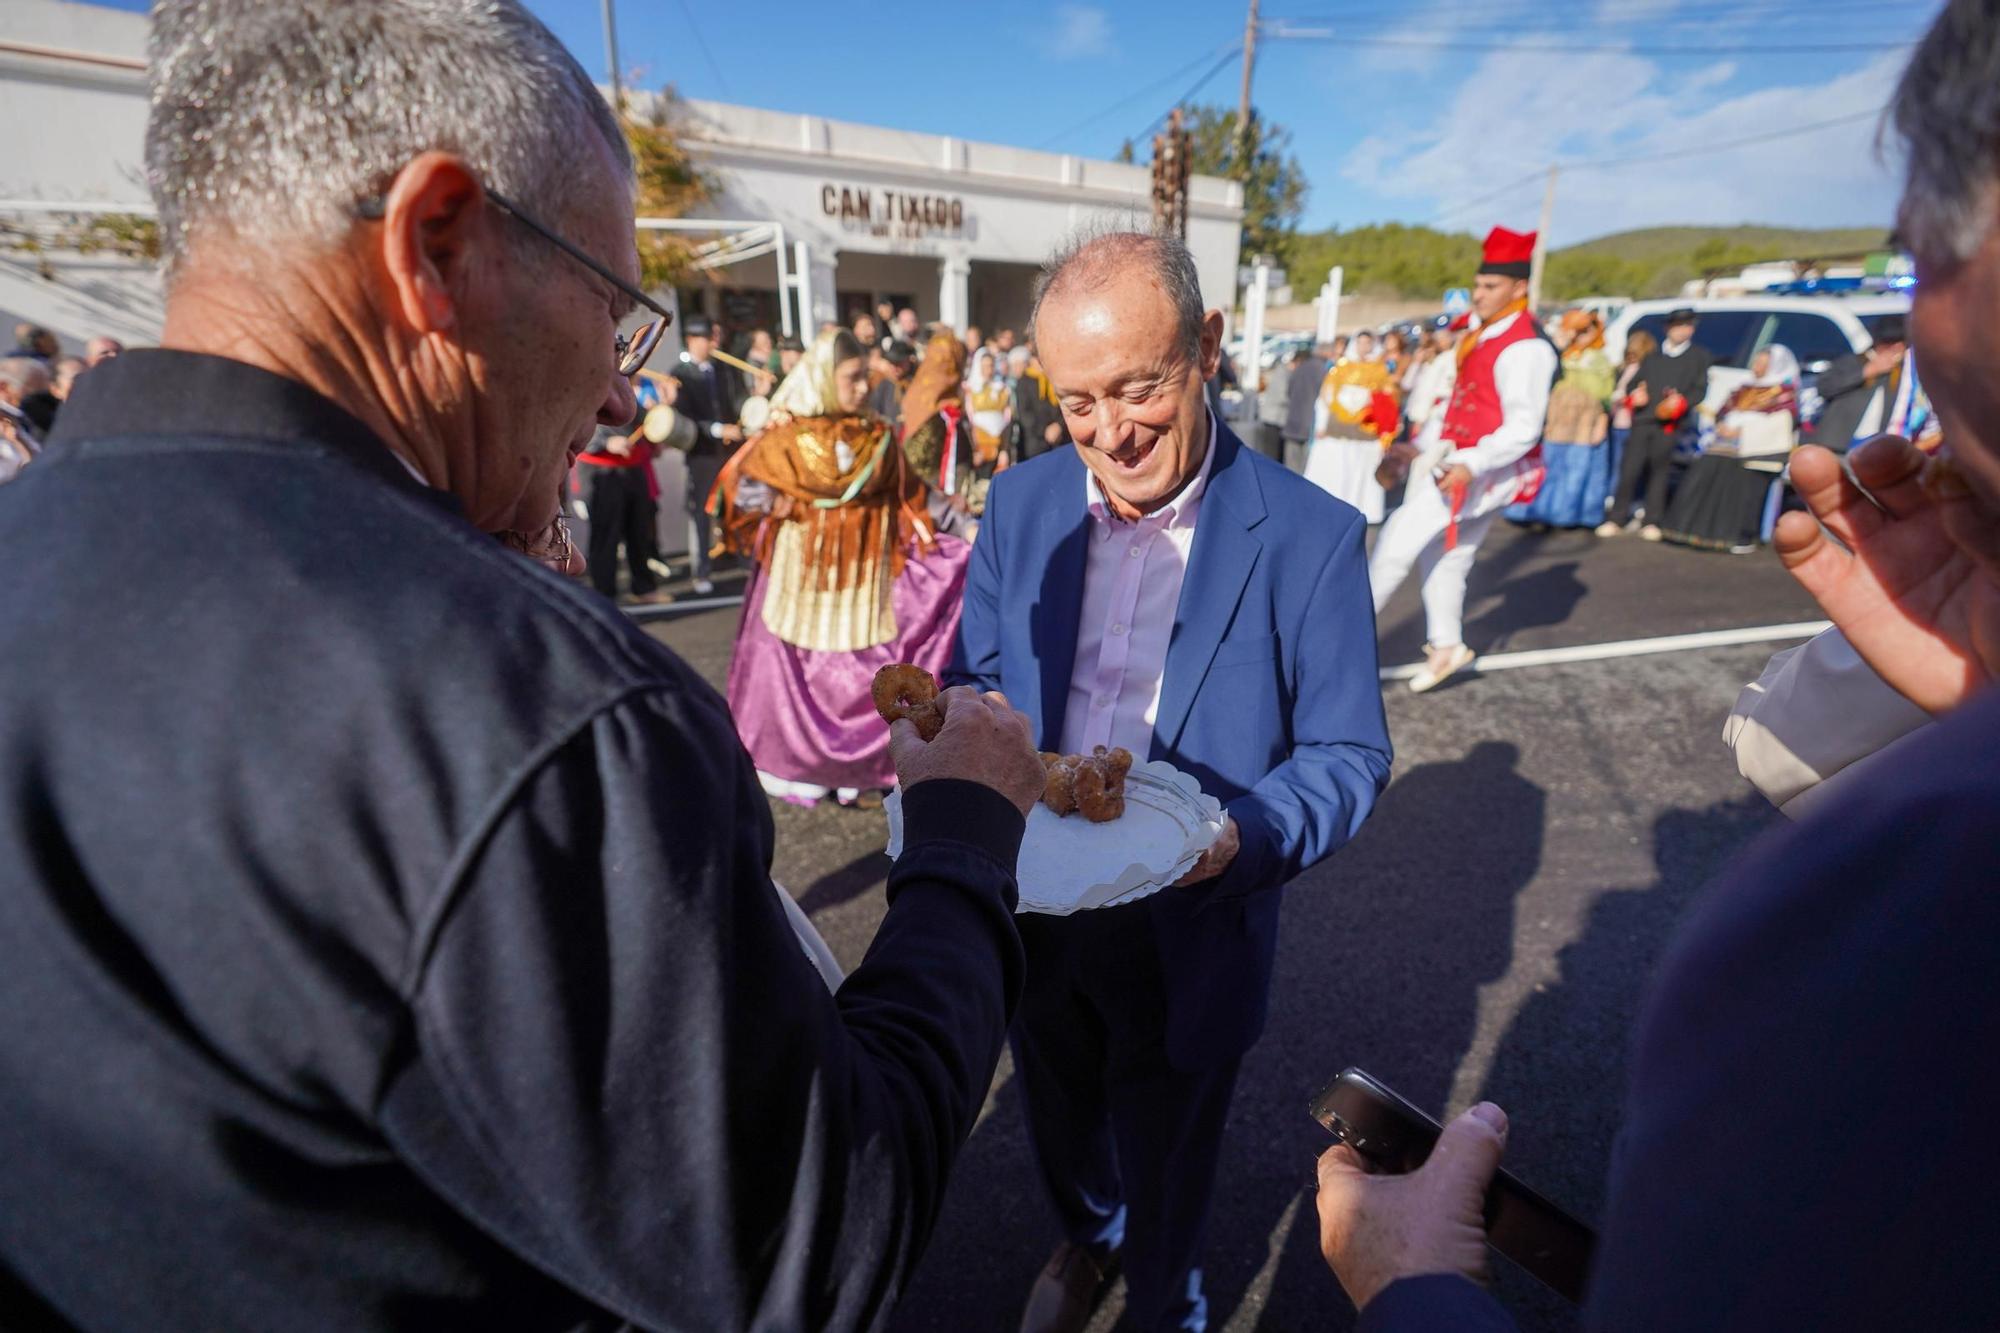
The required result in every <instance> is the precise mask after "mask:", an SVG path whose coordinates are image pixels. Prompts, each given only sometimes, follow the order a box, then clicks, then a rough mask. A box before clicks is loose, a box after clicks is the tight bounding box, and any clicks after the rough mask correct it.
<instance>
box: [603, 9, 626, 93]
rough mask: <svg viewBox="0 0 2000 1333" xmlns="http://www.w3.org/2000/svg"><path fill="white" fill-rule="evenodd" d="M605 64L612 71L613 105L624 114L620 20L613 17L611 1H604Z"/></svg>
mask: <svg viewBox="0 0 2000 1333" xmlns="http://www.w3.org/2000/svg"><path fill="white" fill-rule="evenodd" d="M604 63H605V64H606V65H607V66H609V67H610V69H611V105H612V106H613V107H615V108H617V109H618V111H619V113H620V114H623V113H624V110H625V89H624V87H623V86H622V85H621V84H620V83H619V81H618V20H617V19H616V18H614V17H613V16H612V13H611V0H604Z"/></svg>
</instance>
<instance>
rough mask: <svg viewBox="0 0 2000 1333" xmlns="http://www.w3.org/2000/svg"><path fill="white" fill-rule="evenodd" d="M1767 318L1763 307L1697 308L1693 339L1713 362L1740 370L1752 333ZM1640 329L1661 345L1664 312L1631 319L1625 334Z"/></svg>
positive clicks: (1746, 358)
mask: <svg viewBox="0 0 2000 1333" xmlns="http://www.w3.org/2000/svg"><path fill="white" fill-rule="evenodd" d="M1766 319H1767V314H1766V312H1764V311H1762V310H1706V311H1700V312H1698V318H1697V321H1696V323H1695V326H1694V340H1695V342H1696V343H1697V344H1698V345H1700V346H1702V347H1706V348H1707V349H1708V350H1709V353H1710V355H1712V356H1714V357H1715V364H1716V365H1718V366H1734V367H1736V368H1737V369H1739V370H1741V369H1742V368H1743V367H1744V366H1745V365H1747V364H1748V362H1749V358H1748V357H1747V356H1746V355H1745V354H1744V349H1745V347H1746V346H1747V345H1748V344H1749V342H1750V338H1751V336H1752V334H1753V333H1759V332H1762V331H1763V327H1764V323H1765V320H1766ZM1640 329H1644V330H1645V331H1646V332H1647V333H1650V334H1652V335H1653V336H1654V337H1655V338H1657V339H1659V341H1660V342H1661V343H1662V344H1665V342H1666V341H1667V316H1666V312H1665V311H1662V312H1660V313H1659V314H1657V315H1642V316H1640V317H1639V318H1638V319H1635V320H1633V321H1632V328H1631V330H1630V331H1628V332H1627V333H1626V335H1625V336H1626V337H1628V338H1629V337H1631V336H1632V333H1634V332H1637V331H1638V330H1640Z"/></svg>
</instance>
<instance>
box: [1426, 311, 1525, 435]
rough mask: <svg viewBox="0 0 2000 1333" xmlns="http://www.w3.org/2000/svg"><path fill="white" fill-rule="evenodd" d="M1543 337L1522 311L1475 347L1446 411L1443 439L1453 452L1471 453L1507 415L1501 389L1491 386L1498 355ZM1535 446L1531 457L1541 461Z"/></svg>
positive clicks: (1466, 360) (1453, 388) (1466, 362)
mask: <svg viewBox="0 0 2000 1333" xmlns="http://www.w3.org/2000/svg"><path fill="white" fill-rule="evenodd" d="M1541 336H1542V326H1541V325H1539V324H1537V323H1535V317H1534V316H1533V315H1531V314H1529V313H1528V312H1527V311H1525V310H1523V311H1522V312H1521V313H1520V314H1519V315H1516V316H1515V317H1514V322H1513V323H1512V324H1510V325H1508V326H1507V331H1506V332H1505V333H1503V334H1501V335H1500V336H1499V337H1497V338H1488V339H1487V340H1486V341H1484V342H1481V343H1476V344H1474V345H1473V348H1472V355H1470V356H1468V357H1466V358H1465V362H1464V364H1463V365H1461V366H1459V368H1458V383H1457V384H1456V385H1454V386H1453V387H1452V391H1451V406H1450V407H1448V408H1446V409H1445V414H1444V437H1445V438H1446V439H1447V440H1450V441H1451V443H1452V447H1453V448H1457V449H1470V448H1471V447H1472V446H1473V445H1475V444H1478V443H1479V442H1480V441H1481V440H1483V439H1485V438H1486V437H1487V436H1488V435H1491V434H1492V433H1493V432H1494V431H1496V430H1498V429H1500V423H1501V421H1502V420H1504V419H1505V417H1506V414H1505V413H1504V412H1502V411H1501V410H1500V389H1499V386H1498V385H1496V384H1495V383H1494V382H1493V367H1494V364H1495V363H1496V362H1498V361H1499V360H1500V354H1501V353H1502V352H1504V351H1506V350H1507V349H1508V348H1509V347H1512V346H1513V345H1514V344H1515V343H1522V342H1531V341H1533V340H1534V339H1536V338H1539V337H1541ZM1541 449H1542V446H1541V445H1540V444H1539V443H1537V444H1536V445H1535V449H1534V452H1533V453H1532V454H1531V455H1530V457H1532V458H1534V459H1536V460H1538V461H1539V460H1540V458H1541Z"/></svg>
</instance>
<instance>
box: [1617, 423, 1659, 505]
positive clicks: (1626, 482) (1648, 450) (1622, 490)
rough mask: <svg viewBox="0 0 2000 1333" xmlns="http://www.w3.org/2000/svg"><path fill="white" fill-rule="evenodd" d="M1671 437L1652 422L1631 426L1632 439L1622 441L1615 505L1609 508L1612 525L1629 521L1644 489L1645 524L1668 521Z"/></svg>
mask: <svg viewBox="0 0 2000 1333" xmlns="http://www.w3.org/2000/svg"><path fill="white" fill-rule="evenodd" d="M1673 466H1674V437H1673V436H1672V435H1669V434H1667V433H1666V432H1665V431H1663V430H1661V429H1660V428H1659V427H1658V426H1655V425H1653V424H1652V423H1651V422H1647V421H1640V422H1636V423H1634V425H1633V427H1632V435H1631V438H1630V439H1628V440H1626V441H1625V461H1624V463H1623V464H1622V465H1620V467H1619V469H1618V503H1617V504H1615V505H1613V506H1612V509H1611V521H1612V522H1614V523H1618V524H1625V523H1630V522H1631V521H1632V507H1633V505H1634V504H1635V503H1636V502H1637V501H1638V499H1639V494H1640V492H1639V488H1640V486H1641V484H1642V483H1643V485H1644V486H1645V499H1646V521H1647V522H1648V523H1661V522H1664V521H1665V520H1666V517H1667V481H1668V480H1669V478H1670V477H1671V476H1672V475H1673Z"/></svg>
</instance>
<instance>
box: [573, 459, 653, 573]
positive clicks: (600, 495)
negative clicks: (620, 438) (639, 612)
mask: <svg viewBox="0 0 2000 1333" xmlns="http://www.w3.org/2000/svg"><path fill="white" fill-rule="evenodd" d="M589 477H590V499H589V501H588V502H587V503H588V504H589V506H590V546H589V549H588V550H586V551H585V552H584V560H585V562H586V563H587V564H588V565H589V566H590V586H591V587H593V588H595V589H597V590H598V591H599V592H601V593H603V594H604V595H605V596H606V597H616V596H617V595H618V548H619V547H620V546H623V547H624V548H625V563H626V567H627V569H628V570H629V571H630V575H631V580H632V594H633V596H635V597H638V596H644V595H645V594H646V593H649V592H651V591H653V589H654V588H655V587H656V586H658V585H657V583H656V582H655V580H654V578H653V571H652V570H650V569H648V568H646V557H647V556H648V555H650V554H651V553H652V550H653V509H654V505H653V501H652V500H651V498H650V497H648V496H647V494H646V473H645V470H644V469H642V468H636V467H593V468H591V469H590V472H589Z"/></svg>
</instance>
